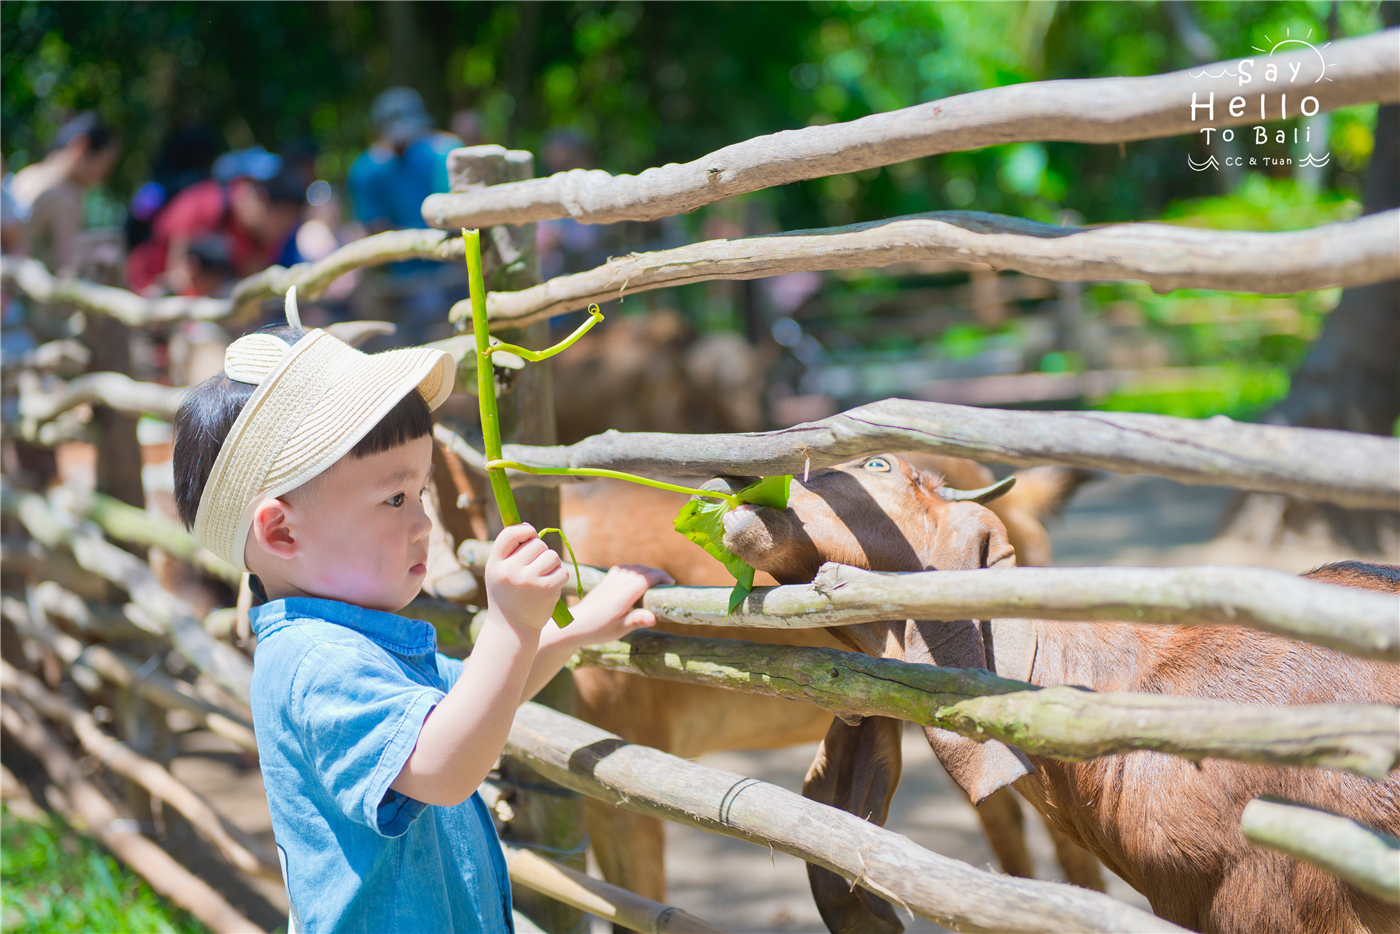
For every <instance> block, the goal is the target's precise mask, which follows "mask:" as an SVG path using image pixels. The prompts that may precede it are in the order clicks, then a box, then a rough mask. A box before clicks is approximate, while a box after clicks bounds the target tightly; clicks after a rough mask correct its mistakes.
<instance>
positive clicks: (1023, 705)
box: [575, 631, 1400, 781]
mask: <svg viewBox="0 0 1400 934" xmlns="http://www.w3.org/2000/svg"><path fill="white" fill-rule="evenodd" d="M575 658H576V659H577V662H576V664H578V665H581V666H585V667H593V668H607V669H609V670H612V671H622V672H627V673H629V674H637V675H643V676H646V677H650V678H660V679H662V680H666V681H677V682H683V683H687V684H700V685H705V686H707V687H719V688H727V689H729V690H734V691H743V692H745V693H749V694H762V695H765V696H767V697H782V698H786V699H788V700H798V701H807V702H810V703H813V704H816V705H817V706H818V707H821V708H823V709H824V710H830V711H831V712H832V713H834V714H836V715H838V716H843V717H849V716H882V717H894V718H896V719H900V720H909V721H912V722H914V723H919V724H922V725H924V726H938V727H943V728H944V729H949V730H953V731H955V732H957V733H960V734H962V735H963V736H967V737H970V738H972V739H975V740H978V741H979V742H980V741H982V740H986V739H998V740H1001V741H1002V742H1005V743H1009V744H1011V745H1014V746H1016V747H1018V748H1020V749H1022V750H1024V751H1025V752H1027V753H1030V754H1031V755H1037V756H1046V757H1049V758H1055V759H1068V760H1084V759H1092V758H1094V757H1095V756H1102V755H1111V754H1117V753H1125V752H1132V751H1136V750H1151V751H1155V752H1163V753H1169V754H1171V755H1176V756H1181V757H1183V758H1187V759H1195V760H1199V759H1204V758H1208V757H1213V758H1220V759H1232V760H1235V761H1239V762H1261V763H1268V764H1272V765H1312V766H1321V767H1326V768H1339V769H1347V770H1348V771H1352V772H1356V773H1357V774H1359V775H1364V776H1366V777H1368V778H1373V779H1376V780H1378V781H1380V780H1384V779H1385V777H1386V776H1387V775H1388V774H1389V772H1390V770H1391V769H1392V768H1394V767H1395V766H1396V765H1397V764H1398V763H1400V733H1397V731H1396V722H1397V717H1398V716H1400V711H1397V709H1396V708H1394V707H1389V706H1385V705H1382V704H1317V705H1310V706H1299V707H1254V706H1250V705H1246V704H1235V703H1230V702H1228V701H1218V700H1212V699H1209V698H1195V697H1173V696H1169V695H1161V694H1137V693H1129V692H1105V693H1098V692H1094V691H1090V690H1087V689H1085V688H1080V687H1072V686H1061V687H1049V688H1041V687H1037V686H1036V685H1032V684H1026V683H1024V682H1020V681H1012V680H1009V679H1006V678H999V677H997V676H996V675H994V674H991V673H990V672H987V671H983V670H982V669H961V668H938V667H935V666H932V665H923V664H913V663H909V662H902V661H898V660H896V659H888V658H872V657H870V656H867V655H862V654H860V653H857V652H842V651H839V650H836V649H827V648H815V647H813V648H808V647H798V646H786V645H769V644H765V643H752V642H741V641H738V640H733V639H698V638H693V637H690V636H677V635H673V634H671V633H667V632H656V631H648V632H637V633H633V634H631V635H629V636H627V637H626V638H625V639H624V640H622V641H620V642H609V643H606V644H604V645H597V646H589V647H587V648H583V649H580V650H579V652H578V654H577V655H576V656H575Z"/></svg>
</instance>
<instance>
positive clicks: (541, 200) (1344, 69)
mask: <svg viewBox="0 0 1400 934" xmlns="http://www.w3.org/2000/svg"><path fill="white" fill-rule="evenodd" d="M1395 41H1396V33H1395V31H1394V30H1389V31H1386V32H1381V33H1377V34H1375V35H1370V36H1364V37H1361V38H1357V39H1347V40H1344V41H1341V42H1336V43H1333V44H1332V46H1331V47H1330V48H1329V49H1328V57H1329V62H1330V61H1335V62H1337V64H1335V65H1333V64H1330V63H1329V65H1328V66H1327V75H1326V77H1327V78H1328V79H1329V81H1325V82H1321V83H1318V84H1316V85H1309V88H1308V91H1307V92H1305V93H1308V94H1312V95H1313V96H1315V97H1317V98H1318V102H1319V106H1320V109H1322V110H1333V109H1336V108H1338V107H1345V106H1348V105H1351V104H1360V103H1364V102H1367V101H1380V102H1382V103H1389V102H1393V101H1395V100H1397V99H1400V60H1397V58H1396V55H1395ZM1316 55H1317V53H1316V52H1314V51H1311V50H1307V51H1303V52H1299V53H1297V54H1295V55H1289V56H1276V57H1274V58H1272V59H1270V61H1272V62H1277V63H1278V66H1279V71H1278V78H1277V79H1276V80H1273V81H1268V80H1265V78H1264V76H1263V74H1262V73H1256V74H1255V75H1254V82H1255V83H1254V84H1252V85H1251V86H1250V89H1249V92H1250V99H1251V100H1253V99H1254V95H1256V94H1267V95H1268V96H1269V98H1270V99H1271V100H1274V99H1277V95H1278V94H1280V93H1283V94H1293V95H1294V96H1295V98H1296V99H1297V100H1299V101H1300V102H1301V99H1302V98H1301V95H1298V94H1297V88H1296V87H1295V86H1292V85H1290V84H1289V80H1288V76H1289V75H1290V74H1291V72H1290V71H1289V67H1288V65H1289V63H1294V64H1296V65H1298V66H1299V67H1300V68H1302V69H1304V70H1305V71H1306V73H1307V74H1309V75H1314V74H1316V73H1317V59H1316ZM1234 64H1235V63H1234V62H1233V61H1231V62H1221V63H1217V64H1215V65H1207V66H1205V67H1204V68H1196V69H1188V70H1186V71H1176V72H1170V73H1168V74H1162V75H1153V76H1149V77H1143V78H1088V79H1077V80H1067V81H1039V82H1032V83H1027V84H1016V85H1011V86H1009V87H1001V88H990V89H987V90H983V91H974V92H972V93H970V94H960V95H957V96H955V97H948V98H944V99H943V100H938V101H931V102H929V103H927V104H919V105H917V106H914V107H906V108H904V109H902V110H895V111H890V112H889V113H882V114H874V115H872V116H869V117H863V118H861V119H859V120H853V121H851V122H849V123H837V124H832V125H830V126H812V127H806V128H805V129H801V130H787V131H784V132H781V133H774V134H772V135H769V136H759V137H755V138H754V139H750V140H746V141H744V142H741V143H735V144H734V145H732V146H727V147H725V148H724V149H720V150H718V151H717V152H712V153H710V154H709V155H707V156H703V157H701V158H699V159H696V160H694V161H693V162H687V163H685V164H683V165H676V164H671V165H665V166H660V167H658V168H651V169H647V170H646V171H645V172H642V173H641V174H640V175H619V176H612V175H609V174H608V173H607V172H603V171H600V170H592V171H585V170H583V169H574V170H572V171H569V172H561V173H559V174H556V175H552V176H549V177H548V178H541V179H533V180H530V181H524V182H515V183H512V184H505V185H494V186H492V187H490V188H487V189H484V190H482V191H475V192H463V193H457V194H440V195H432V196H430V197H429V198H428V199H427V200H426V201H424V202H423V219H424V220H426V221H427V222H428V223H429V224H430V225H431V226H433V227H441V228H445V229H449V230H456V229H457V228H458V227H488V226H490V225H492V224H521V223H525V222H527V221H538V220H546V219H548V218H551V217H572V218H573V219H574V220H577V221H581V222H584V223H590V224H611V223H614V222H616V221H622V220H655V219H657V218H661V217H669V216H671V215H673V214H686V213H689V212H690V211H694V210H695V209H696V208H699V207H702V206H704V205H706V204H711V203H713V202H715V201H721V200H723V199H725V198H731V197H733V196H734V195H738V194H743V193H745V192H749V191H758V190H759V189H761V188H769V187H772V186H774V185H786V184H789V183H791V182H797V181H803V180H805V179H810V178H821V177H823V176H827V175H841V174H844V173H847V172H859V171H863V170H865V169H871V168H876V167H878V166H883V165H892V164H893V163H896V162H904V161H906V160H909V159H920V158H924V157H925V156H932V155H937V154H939V153H944V152H955V151H962V150H969V149H980V148H982V147H984V146H994V145H997V144H1001V143H1013V142H1018V141H1032V140H1064V141H1069V142H1081V143H1117V142H1127V141H1130V140H1138V139H1154V138H1158V137H1163V136H1176V135H1179V134H1186V133H1189V134H1192V135H1195V134H1196V132H1197V131H1198V130H1199V129H1200V128H1201V127H1202V126H1203V125H1209V126H1214V127H1219V128H1224V127H1227V126H1238V125H1243V124H1246V123H1255V122H1258V120H1257V118H1256V117H1255V115H1254V114H1253V113H1252V112H1250V111H1248V110H1247V109H1246V111H1245V112H1243V113H1242V114H1241V115H1240V116H1231V114H1230V112H1229V110H1228V103H1229V100H1230V98H1231V97H1232V96H1234V95H1235V94H1237V93H1239V79H1238V78H1237V77H1235V75H1234V72H1233V69H1231V73H1230V74H1226V73H1224V71H1225V69H1226V68H1229V66H1232V65H1234ZM1211 75H1220V77H1211ZM1193 95H1195V96H1194V97H1193ZM1212 100H1213V102H1214V113H1213V118H1212V119H1210V120H1207V119H1206V117H1207V114H1206V112H1205V111H1204V110H1198V111H1192V110H1191V107H1190V104H1191V103H1192V102H1193V101H1198V102H1199V103H1200V104H1202V105H1205V104H1208V103H1209V102H1211V101H1212ZM1197 116H1199V117H1200V118H1201V119H1200V121H1199V122H1198V121H1197V120H1195V119H1193V118H1195V117H1197Z"/></svg>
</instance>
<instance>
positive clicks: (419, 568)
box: [408, 561, 428, 574]
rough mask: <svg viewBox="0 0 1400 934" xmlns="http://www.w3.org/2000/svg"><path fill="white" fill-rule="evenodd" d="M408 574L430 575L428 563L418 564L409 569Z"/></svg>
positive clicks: (421, 562)
mask: <svg viewBox="0 0 1400 934" xmlns="http://www.w3.org/2000/svg"><path fill="white" fill-rule="evenodd" d="M408 573H410V574H427V573H428V565H427V563H425V562H423V561H420V562H418V563H417V564H415V565H414V566H413V567H411V568H409V569H408Z"/></svg>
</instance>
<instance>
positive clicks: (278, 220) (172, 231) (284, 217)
mask: <svg viewBox="0 0 1400 934" xmlns="http://www.w3.org/2000/svg"><path fill="white" fill-rule="evenodd" d="M305 201H306V185H305V184H302V182H301V180H300V179H299V178H298V177H296V175H295V173H291V172H283V173H282V174H280V175H278V176H276V177H274V178H272V179H270V180H268V181H266V182H260V181H255V180H254V179H251V178H235V179H233V180H232V181H230V182H228V183H223V182H219V181H215V180H214V179H207V180H205V181H202V182H196V183H195V184H193V185H191V186H189V187H188V188H186V189H185V190H183V191H181V192H180V193H179V194H178V195H176V196H175V197H174V198H172V199H171V200H170V203H169V204H167V205H166V206H165V207H164V208H162V209H161V211H160V213H159V214H157V215H156V218H155V221H154V223H153V224H152V226H151V238H150V239H149V240H147V241H145V242H144V243H141V244H139V245H138V246H137V247H136V248H135V249H133V250H132V251H131V256H130V257H129V258H128V260H127V266H126V275H127V284H128V286H129V287H130V288H131V290H132V291H134V292H140V293H142V294H143V295H158V294H164V293H169V294H175V295H197V294H200V293H199V291H198V287H197V284H196V282H195V281H194V279H193V278H192V276H191V274H190V263H189V262H188V261H187V257H188V255H189V251H190V244H191V243H193V242H194V241H196V240H201V239H205V238H208V237H211V236H219V237H223V238H224V240H225V242H226V245H227V248H228V257H229V265H230V266H231V267H232V269H233V272H234V274H235V275H237V276H239V277H240V278H242V277H245V276H251V275H252V274H253V273H255V272H259V271H261V270H263V269H266V268H267V267H268V266H270V265H272V262H273V260H274V259H275V258H276V257H277V256H278V255H279V254H280V253H281V251H282V246H283V243H284V241H285V240H286V238H287V236H288V235H289V234H290V233H291V231H292V230H293V228H295V227H296V222H297V219H298V218H299V217H300V216H301V211H302V205H303V204H304V203H305Z"/></svg>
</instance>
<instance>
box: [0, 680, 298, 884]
mask: <svg viewBox="0 0 1400 934" xmlns="http://www.w3.org/2000/svg"><path fill="white" fill-rule="evenodd" d="M0 673H3V674H4V676H5V687H6V689H7V690H14V691H16V692H17V693H19V694H20V695H21V696H22V697H23V698H24V699H25V700H26V701H28V702H29V703H30V705H32V706H33V707H34V709H35V710H37V711H39V712H40V713H41V714H43V715H44V716H46V717H48V718H49V719H50V720H54V721H56V722H58V723H62V724H64V725H65V726H67V727H68V728H69V729H71V730H72V731H73V735H75V736H76V737H77V738H78V742H79V743H81V744H82V747H83V749H85V750H86V751H87V752H88V754H89V755H91V756H93V757H94V758H95V759H97V761H99V762H101V763H102V764H103V765H105V766H106V767H107V768H109V769H111V770H112V771H113V772H116V773H117V774H118V775H121V776H122V777H123V778H128V779H130V780H132V781H133V782H136V783H137V784H138V785H140V786H141V787H142V788H145V789H146V790H147V791H149V792H150V793H151V794H152V795H154V796H155V797H157V798H160V799H161V800H162V801H164V802H166V803H167V804H169V805H170V806H171V807H173V808H175V810H177V811H179V812H180V813H181V814H183V815H184V816H185V817H186V818H187V819H188V820H189V822H190V824H191V825H193V826H194V828H195V830H197V831H199V833H200V835H201V836H203V837H204V838H205V839H206V840H208V841H209V842H210V843H212V844H213V845H214V846H215V847H216V848H217V849H218V850H219V852H220V853H222V854H223V855H224V858H226V859H227V860H228V861H229V862H230V863H232V864H233V865H234V866H236V867H238V868H239V869H241V870H243V871H244V872H246V873H248V874H249V875H253V876H257V877H259V878H263V879H267V880H268V881H271V882H279V883H280V882H281V881H282V869H281V867H280V866H279V865H278V863H277V858H276V857H275V856H272V855H271V854H269V853H268V852H267V851H266V850H265V849H264V847H263V845H262V844H261V843H260V842H258V840H257V839H256V838H254V837H253V836H251V835H250V834H247V833H245V832H243V831H242V830H240V829H239V828H238V827H237V826H235V825H233V824H230V823H229V822H228V821H226V820H224V819H223V818H222V817H221V816H220V815H219V814H218V812H216V811H215V810H214V808H213V807H212V806H210V804H209V802H208V801H206V800H204V798H202V797H201V796H200V795H198V794H196V793H195V792H194V791H191V790H190V788H189V787H188V786H186V785H185V784H184V783H183V782H181V781H180V780H179V779H177V778H176V777H175V776H173V775H171V774H170V772H169V771H167V770H166V768H165V767H164V766H162V765H160V764H159V763H157V762H154V761H152V760H150V759H148V758H146V757H145V756H143V755H140V754H139V753H137V752H135V751H133V750H132V749H131V748H130V747H128V746H127V745H126V743H122V742H118V741H117V740H116V739H115V738H113V737H111V736H108V735H107V734H106V733H105V732H103V730H102V728H101V727H100V726H98V724H97V721H96V720H95V719H93V716H92V714H90V713H88V712H87V711H86V710H83V709H82V708H80V707H78V706H77V705H76V704H74V703H72V702H71V701H69V700H67V699H65V698H62V697H59V696H58V695H56V694H53V693H51V692H50V691H49V690H48V689H47V688H45V687H44V686H43V684H41V683H40V682H39V680H38V679H37V678H34V677H33V676H31V675H28V674H25V673H24V672H22V671H19V670H18V669H16V668H14V667H12V666H11V665H10V664H9V663H8V662H5V661H0Z"/></svg>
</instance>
